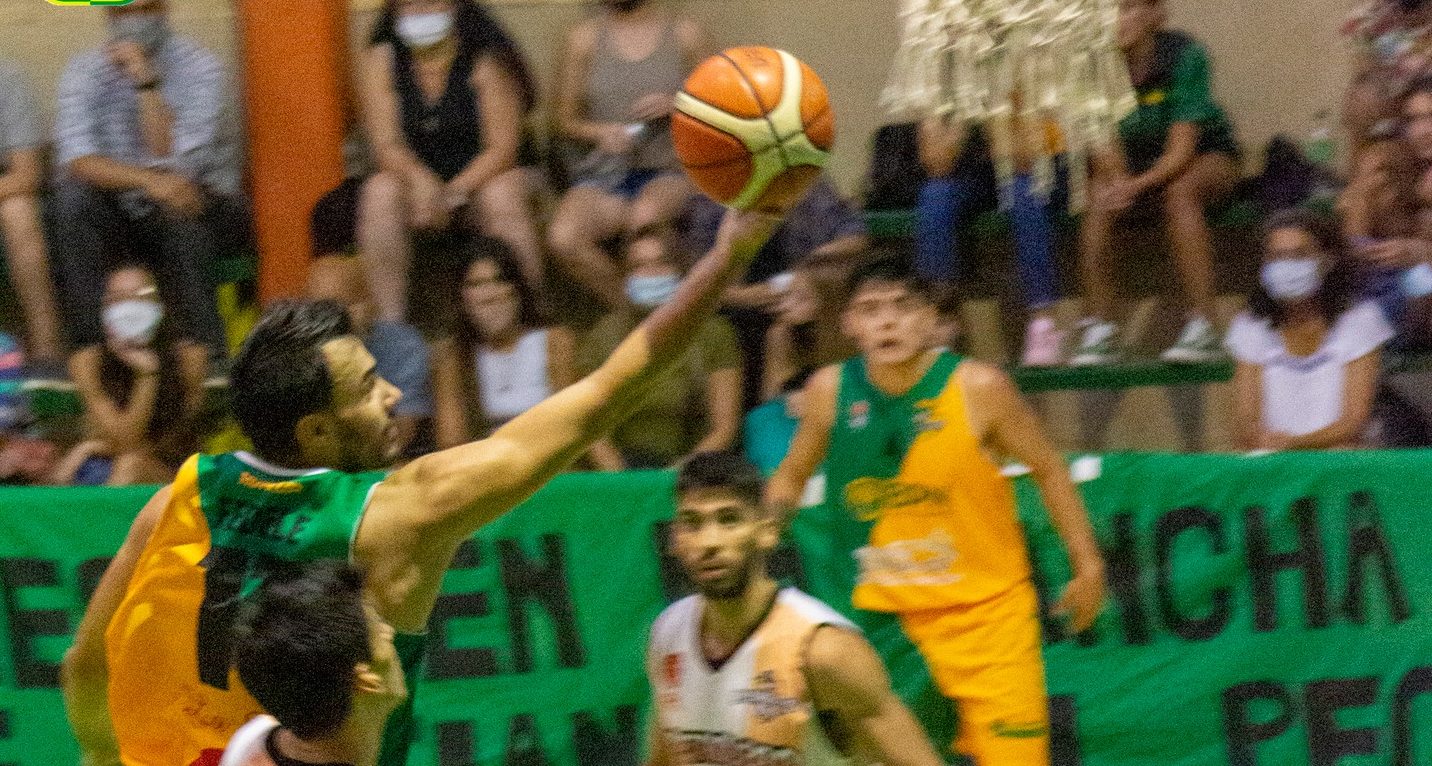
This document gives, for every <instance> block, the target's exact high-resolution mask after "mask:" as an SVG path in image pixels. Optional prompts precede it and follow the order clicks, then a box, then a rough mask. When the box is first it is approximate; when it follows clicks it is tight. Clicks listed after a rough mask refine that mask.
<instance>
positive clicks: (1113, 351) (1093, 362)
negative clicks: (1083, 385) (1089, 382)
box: [1069, 320, 1119, 367]
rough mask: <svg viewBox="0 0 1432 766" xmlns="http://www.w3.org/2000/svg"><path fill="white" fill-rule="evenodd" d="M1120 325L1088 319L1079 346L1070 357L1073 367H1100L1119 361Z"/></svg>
mask: <svg viewBox="0 0 1432 766" xmlns="http://www.w3.org/2000/svg"><path fill="white" fill-rule="evenodd" d="M1118 337H1119V326H1118V325H1116V324H1114V323H1113V322H1099V321H1093V320H1086V321H1085V323H1084V335H1083V337H1082V338H1080V340H1079V348H1078V349H1076V350H1075V351H1074V356H1073V357H1072V358H1070V360H1069V365H1070V366H1071V367H1099V366H1102V365H1106V364H1113V363H1114V362H1117V361H1119V347H1118V343H1117V341H1118Z"/></svg>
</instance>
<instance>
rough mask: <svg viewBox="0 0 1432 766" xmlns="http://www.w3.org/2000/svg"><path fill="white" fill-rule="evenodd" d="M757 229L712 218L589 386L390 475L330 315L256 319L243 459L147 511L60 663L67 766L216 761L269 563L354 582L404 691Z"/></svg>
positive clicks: (377, 386) (398, 722)
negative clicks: (448, 592) (484, 545)
mask: <svg viewBox="0 0 1432 766" xmlns="http://www.w3.org/2000/svg"><path fill="white" fill-rule="evenodd" d="M775 223H776V221H775V220H774V219H770V218H763V217H758V216H754V215H751V214H736V213H732V214H730V215H728V218H727V221H726V223H725V225H724V226H723V232H722V236H721V238H720V240H719V241H718V243H717V245H716V246H715V247H714V248H713V249H712V250H711V252H710V253H708V254H707V255H706V256H705V257H704V258H703V259H702V260H701V261H700V262H699V263H698V264H697V266H696V267H695V268H694V269H693V270H692V271H691V272H690V273H689V274H688V276H687V279H686V282H685V284H684V285H683V287H682V288H681V290H680V291H679V292H678V293H677V294H676V296H675V297H674V298H673V299H672V300H671V301H669V302H668V303H667V304H666V305H664V306H663V307H661V308H660V309H658V310H657V311H655V312H653V313H652V314H651V315H650V316H649V317H648V318H647V319H646V320H645V321H644V322H643V323H642V324H641V325H640V326H639V327H638V328H637V329H636V330H635V331H634V332H633V333H632V335H631V337H629V338H628V339H627V340H626V342H624V343H623V344H622V345H621V346H620V347H618V348H617V350H616V351H615V352H613V354H612V355H611V357H610V358H609V359H607V361H606V362H605V363H604V364H603V365H602V366H601V367H600V368H599V369H597V370H596V371H595V372H594V373H592V374H591V375H589V376H588V377H587V378H585V379H583V380H581V381H579V382H577V383H576V384H574V385H572V386H569V387H568V388H566V389H565V390H563V391H562V392H560V393H558V394H557V395H555V396H553V397H552V398H550V399H548V400H547V401H546V402H543V403H542V404H540V405H538V406H536V407H534V408H533V409H531V410H529V411H528V412H527V413H526V414H524V415H522V416H520V417H518V418H515V419H513V420H512V421H510V422H509V423H507V424H506V425H504V426H503V427H502V428H501V429H499V430H498V431H497V432H496V433H495V434H493V435H492V436H491V437H489V438H488V439H485V440H483V441H479V442H475V443H472V444H468V445H464V446H461V447H456V448H453V449H449V450H445V451H442V452H438V453H434V454H432V455H428V456H425V457H422V458H419V459H417V460H414V461H413V462H411V463H409V464H408V465H407V466H405V467H403V468H402V469H400V470H397V471H395V472H393V473H391V474H385V473H383V472H380V471H375V470H374V469H378V468H381V467H383V466H386V465H389V464H391V461H392V460H393V459H394V457H395V456H396V452H395V449H394V440H393V435H394V428H393V425H392V424H393V415H392V409H393V405H394V404H395V403H396V402H397V400H398V398H399V394H398V392H397V390H396V389H395V388H394V387H393V386H392V385H390V384H389V383H388V382H387V381H385V380H383V379H382V378H380V377H378V376H377V375H376V374H375V373H374V370H373V358H372V356H370V355H369V354H368V352H367V351H365V350H364V348H363V344H362V342H361V341H360V340H359V339H358V338H357V337H355V336H354V335H352V334H351V332H350V331H349V327H348V323H347V318H346V315H345V314H344V313H343V310H342V309H341V308H339V307H338V306H336V305H335V304H331V303H316V304H287V305H281V306H279V307H277V308H275V309H274V310H272V311H270V312H269V313H268V314H267V315H266V316H265V317H264V318H263V319H262V320H261V321H260V322H259V324H258V325H257V326H256V327H255V328H254V331H253V333H252V334H251V335H250V336H249V338H248V340H247V341H246V342H245V344H244V346H243V348H242V349H241V350H240V351H239V354H238V356H237V357H236V358H235V360H234V364H233V367H232V370H231V372H230V376H229V379H230V397H231V401H230V404H231V407H232V409H233V412H234V415H235V417H236V418H237V420H238V422H239V424H240V427H241V428H242V429H243V431H244V433H245V435H247V436H248V437H249V439H250V440H252V442H253V444H254V454H249V453H246V452H238V453H229V454H223V455H216V456H204V455H200V456H196V457H194V458H191V459H190V460H189V461H188V462H187V463H186V464H185V465H184V467H183V468H182V469H181V470H180V472H179V475H178V477H177V478H176V479H175V481H174V483H173V484H171V485H169V486H167V487H164V488H163V489H161V490H160V491H159V492H158V493H157V494H156V495H155V496H154V497H153V498H152V499H151V500H150V501H149V503H148V504H147V505H146V506H145V507H144V509H143V510H141V511H140V513H139V516H138V518H137V519H136V520H135V522H134V524H133V526H132V527H131V529H130V532H129V536H128V538H127V539H126V540H125V542H124V545H123V546H122V547H121V548H120V550H119V553H118V554H117V555H116V557H115V559H114V560H113V562H112V563H111V564H110V566H109V568H108V570H107V571H106V572H105V574H104V577H103V578H102V579H101V581H100V584H99V587H98V589H97V590H96V591H95V594H94V597H93V598H92V599H91V601H90V604H89V608H88V610H87V611H86V614H85V617H84V620H83V621H82V622H81V624H80V627H79V631H78V633H77V636H76V640H75V645H74V646H73V647H72V648H71V649H70V651H69V653H68V654H67V656H66V658H65V663H64V666H63V682H64V691H65V699H66V707H67V710H68V713H69V717H70V722H71V725H72V727H73V728H74V731H75V734H76V736H77V738H78V740H79V743H80V747H81V751H82V753H83V757H84V760H85V762H86V763H87V764H112V763H116V762H118V761H119V760H123V762H124V763H125V764H127V765H131V766H191V765H192V764H205V765H206V766H207V764H212V763H214V762H216V760H217V757H218V755H219V754H220V753H221V752H222V749H223V747H224V745H225V743H226V742H227V741H228V739H229V737H230V736H231V735H232V734H233V733H234V732H235V731H236V730H237V729H238V728H239V726H241V725H242V724H243V723H244V722H245V721H247V720H248V719H249V718H251V717H253V716H254V715H255V714H257V713H258V712H260V707H259V704H258V703H257V702H256V701H254V699H253V698H252V697H251V696H250V695H249V694H248V692H247V691H245V690H244V688H243V684H242V681H241V679H239V678H238V677H237V676H236V675H234V674H233V673H232V672H231V669H230V662H229V659H230V657H231V642H232V631H231V627H232V625H233V621H234V619H235V617H236V615H237V608H238V606H239V605H240V603H241V599H242V597H244V596H246V595H248V594H249V593H251V592H252V591H253V589H254V588H255V587H256V585H257V584H258V582H259V581H261V580H262V578H263V575H264V573H265V572H266V571H267V570H268V569H269V568H270V567H271V566H272V565H273V564H274V563H275V562H280V561H305V560H311V559H323V558H338V559H351V560H352V561H354V562H355V563H356V564H358V565H359V566H360V567H362V569H363V570H364V571H365V572H366V573H367V576H368V590H369V592H370V595H371V598H372V600H373V603H374V605H375V607H376V608H377V610H378V614H379V616H380V617H382V618H383V620H384V621H386V622H387V623H388V624H390V625H392V626H393V627H394V628H395V629H396V631H397V632H398V635H397V637H396V639H395V643H396V645H397V648H398V652H399V655H400V658H401V660H402V661H403V665H404V667H405V668H406V669H407V672H408V673H409V678H410V679H411V678H413V672H414V669H415V668H416V666H417V664H418V661H419V659H420V658H421V656H422V648H423V647H422V643H423V631H424V629H425V628H426V626H427V621H428V616H429V614H430V613H431V611H432V608H433V605H434V603H435V601H436V599H437V596H438V590H439V587H440V586H441V584H442V578H443V573H444V571H445V570H446V569H447V567H448V564H449V563H450V562H451V560H452V556H453V554H454V553H455V552H456V550H457V548H458V546H459V545H460V544H461V543H462V542H463V541H464V540H466V539H467V538H468V537H469V536H471V535H472V533H473V532H474V531H476V530H477V529H478V528H480V527H482V526H483V525H485V524H487V523H488V522H490V521H492V520H493V519H495V518H497V517H499V516H501V515H502V514H504V513H506V512H507V511H508V510H510V509H511V508H513V507H514V506H516V505H517V504H518V503H520V502H522V501H523V500H525V499H526V498H527V497H528V496H530V495H531V494H532V493H533V492H535V491H536V490H537V489H538V488H539V487H541V486H542V485H543V484H545V483H546V482H547V481H548V480H549V479H551V478H552V477H553V476H554V475H556V474H557V473H558V472H560V471H561V470H563V469H564V468H566V467H567V466H568V465H569V464H570V463H571V462H572V461H573V460H574V459H576V458H577V457H578V456H580V455H582V454H584V453H585V452H586V451H587V450H588V449H589V448H590V447H591V445H592V443H593V442H594V441H596V440H597V439H598V438H600V437H602V436H603V435H605V434H607V433H608V432H610V431H611V429H612V428H613V427H614V426H615V425H616V424H618V423H620V422H621V421H622V420H623V419H624V418H626V417H627V416H628V415H629V414H630V413H631V411H632V410H633V408H634V407H636V406H637V405H638V404H639V403H640V401H641V399H642V397H643V395H644V394H645V393H646V391H647V389H648V388H650V386H651V384H652V383H653V381H656V380H658V379H659V378H660V377H661V375H662V374H663V373H664V372H665V371H666V369H667V367H668V366H669V365H670V364H672V363H673V362H674V361H676V360H678V359H679V358H680V357H681V355H682V354H683V353H684V352H685V350H686V347H687V345H688V343H689V342H690V340H691V339H692V338H694V337H696V335H697V333H696V328H697V327H699V326H700V324H701V322H702V321H703V320H704V319H705V318H706V317H708V316H709V315H710V314H711V313H712V311H713V310H714V308H715V306H716V304H717V302H718V300H719V299H720V295H721V292H722V290H723V289H724V288H725V286H726V285H727V283H728V282H730V281H731V280H732V279H733V278H734V277H736V276H737V275H739V274H740V273H742V271H743V270H744V269H745V267H746V266H747V264H749V262H750V261H751V259H752V258H753V257H754V255H755V253H756V252H757V251H758V250H759V249H760V247H761V245H762V244H764V242H765V241H766V239H767V238H768V237H769V236H770V232H771V229H772V227H773V226H774V225H775ZM410 687H411V684H410ZM411 708H412V700H411V696H410V699H409V701H408V703H407V704H405V705H404V706H403V707H401V708H399V709H398V710H397V711H396V712H395V713H394V717H393V720H392V722H391V723H390V725H389V727H388V741H387V742H386V743H385V750H384V752H383V757H382V759H380V762H382V763H390V764H400V763H403V762H404V761H405V760H406V757H405V756H406V748H407V742H408V740H409V738H410V735H411V728H412V717H411Z"/></svg>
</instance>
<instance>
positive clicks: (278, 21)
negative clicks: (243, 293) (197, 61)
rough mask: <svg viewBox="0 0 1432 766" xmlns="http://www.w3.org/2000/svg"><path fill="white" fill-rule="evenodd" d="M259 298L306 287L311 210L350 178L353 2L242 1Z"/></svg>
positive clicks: (240, 16) (240, 14)
mask: <svg viewBox="0 0 1432 766" xmlns="http://www.w3.org/2000/svg"><path fill="white" fill-rule="evenodd" d="M237 5H238V25H239V30H238V31H239V44H240V47H241V55H242V62H243V83H244V105H245V111H246V115H247V121H248V141H249V144H248V148H249V152H248V156H249V171H250V172H249V177H250V182H251V184H252V190H253V205H254V219H255V225H256V228H257V230H258V246H259V295H260V297H261V298H262V299H263V300H265V301H267V300H271V299H273V298H280V297H285V296H296V295H299V294H300V293H302V291H303V284H304V280H305V278H306V276H307V273H308V261H309V256H310V252H311V246H310V244H309V235H308V217H309V213H310V212H311V211H312V210H313V205H314V203H315V202H317V201H318V199H319V197H321V196H323V194H325V193H326V192H328V191H330V190H331V189H333V188H334V187H335V186H337V185H338V184H339V183H340V182H341V181H342V180H343V135H344V126H345V110H346V106H347V104H346V97H347V86H346V84H345V83H346V78H347V76H348V74H347V73H348V34H347V26H348V16H347V3H346V2H345V0H287V1H286V2H274V0H239V2H238V4H237Z"/></svg>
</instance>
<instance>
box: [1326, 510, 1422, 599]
mask: <svg viewBox="0 0 1432 766" xmlns="http://www.w3.org/2000/svg"><path fill="white" fill-rule="evenodd" d="M1347 525H1348V533H1347V541H1348V543H1347V591H1346V592H1345V595H1344V596H1343V614H1345V615H1347V618H1348V620H1350V621H1352V622H1353V623H1355V624H1358V625H1366V624H1367V605H1366V604H1367V602H1366V593H1365V586H1366V585H1367V582H1366V578H1367V567H1368V565H1369V564H1371V565H1372V566H1374V567H1375V568H1376V572H1377V574H1378V575H1379V576H1381V577H1382V588H1383V590H1384V591H1385V592H1386V593H1387V608H1388V611H1389V612H1390V613H1391V615H1392V622H1393V624H1397V623H1402V622H1406V621H1407V620H1408V619H1409V618H1411V617H1412V606H1411V604H1410V603H1409V602H1408V600H1407V589H1406V588H1405V587H1403V585H1402V578H1401V577H1400V576H1399V575H1398V573H1397V566H1396V562H1395V561H1394V559H1393V557H1392V545H1391V544H1390V543H1389V542H1388V540H1387V535H1386V534H1385V533H1384V532H1383V529H1382V514H1381V513H1380V512H1379V511H1378V509H1377V504H1376V503H1375V502H1374V501H1373V499H1372V493H1370V492H1354V493H1352V495H1351V496H1349V497H1348V509H1347Z"/></svg>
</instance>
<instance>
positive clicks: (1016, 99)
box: [881, 0, 1137, 211]
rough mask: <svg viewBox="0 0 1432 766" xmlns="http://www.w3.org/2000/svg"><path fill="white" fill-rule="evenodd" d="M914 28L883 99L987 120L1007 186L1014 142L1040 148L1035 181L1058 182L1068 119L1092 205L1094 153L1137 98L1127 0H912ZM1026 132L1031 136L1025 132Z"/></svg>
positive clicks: (907, 110)
mask: <svg viewBox="0 0 1432 766" xmlns="http://www.w3.org/2000/svg"><path fill="white" fill-rule="evenodd" d="M901 4H902V9H901V24H902V27H903V32H902V39H901V44H900V50H899V52H898V53H897V54H896V57H895V65H894V71H893V72H892V74H891V78H890V83H889V85H887V86H886V88H885V92H884V95H883V96H882V97H881V105H882V106H883V107H884V108H885V109H886V110H887V111H888V112H890V113H892V114H895V115H900V116H905V117H914V118H917V119H924V118H927V117H942V118H944V119H947V120H953V121H957V122H961V123H964V124H966V125H981V126H983V127H984V129H985V130H986V131H987V134H988V136H989V139H990V142H991V147H993V148H995V149H996V150H995V151H994V152H993V153H994V161H995V170H996V172H997V173H998V175H999V179H1000V186H1001V188H1002V189H1003V190H1004V191H1003V195H1004V196H1005V203H1006V205H1007V204H1008V203H1009V200H1008V193H1009V191H1008V190H1009V189H1010V187H1011V183H1012V181H1013V179H1014V175H1015V172H1016V168H1015V155H1016V153H1017V150H1015V149H1013V147H1017V146H1021V145H1022V146H1024V147H1030V148H1031V151H1030V152H1029V155H1030V157H1031V159H1032V160H1033V167H1032V172H1033V175H1034V182H1035V183H1034V188H1035V190H1036V191H1037V192H1038V193H1040V194H1042V195H1045V196H1047V195H1048V194H1049V193H1050V191H1051V190H1052V189H1053V188H1054V183H1055V155H1056V154H1057V153H1058V147H1057V146H1051V145H1050V144H1051V142H1050V141H1049V140H1048V135H1049V133H1048V127H1049V126H1050V125H1054V126H1057V127H1058V129H1059V133H1060V138H1061V139H1062V141H1061V143H1062V144H1063V148H1064V154H1065V156H1066V157H1067V161H1068V166H1069V183H1070V207H1071V208H1072V209H1073V210H1075V211H1078V210H1079V209H1081V208H1082V207H1083V202H1084V196H1085V189H1086V187H1087V182H1088V179H1087V173H1088V170H1087V168H1088V158H1089V157H1090V155H1091V154H1092V153H1094V152H1097V151H1098V150H1099V149H1100V148H1102V147H1104V146H1107V145H1109V143H1110V142H1111V141H1112V140H1113V139H1114V137H1115V133H1116V131H1117V129H1118V124H1119V121H1120V120H1122V119H1123V118H1124V117H1125V116H1127V115H1128V114H1129V113H1131V112H1133V111H1134V108H1135V107H1136V106H1137V101H1136V100H1135V96H1134V90H1133V85H1132V84H1131V83H1130V81H1129V70H1128V67H1127V65H1126V64H1125V63H1124V57H1123V53H1122V52H1121V51H1120V50H1119V47H1118V44H1117V39H1116V33H1117V27H1118V17H1119V7H1118V0H901ZM1016 132H1019V133H1021V134H1022V135H1015V133H1016Z"/></svg>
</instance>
